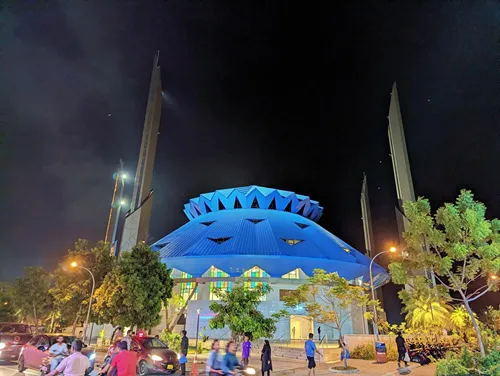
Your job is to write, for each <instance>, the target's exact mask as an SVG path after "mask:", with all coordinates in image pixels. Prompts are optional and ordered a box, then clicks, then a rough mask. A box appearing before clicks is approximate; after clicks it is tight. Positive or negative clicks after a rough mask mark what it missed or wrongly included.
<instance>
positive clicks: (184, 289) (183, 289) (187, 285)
mask: <svg viewBox="0 0 500 376" xmlns="http://www.w3.org/2000/svg"><path fill="white" fill-rule="evenodd" d="M181 278H183V279H189V278H193V276H192V275H191V274H188V273H184V272H182V274H181ZM194 285H195V283H194V282H182V283H180V284H179V295H180V296H182V298H183V299H184V300H185V301H187V300H188V299H189V295H191V292H192V291H193V289H194ZM191 300H198V286H197V287H196V291H195V292H194V294H193V297H192V298H191Z"/></svg>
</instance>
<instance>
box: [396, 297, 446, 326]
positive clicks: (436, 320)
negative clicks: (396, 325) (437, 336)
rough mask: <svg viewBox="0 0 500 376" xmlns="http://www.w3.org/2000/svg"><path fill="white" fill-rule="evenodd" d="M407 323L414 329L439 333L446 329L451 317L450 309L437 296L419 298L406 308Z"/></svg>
mask: <svg viewBox="0 0 500 376" xmlns="http://www.w3.org/2000/svg"><path fill="white" fill-rule="evenodd" d="M403 312H406V313H407V314H406V322H407V323H408V324H409V325H410V326H411V328H412V329H421V330H423V331H427V330H430V331H437V330H442V329H444V328H445V327H446V326H447V324H448V320H449V317H450V307H449V306H448V305H445V304H443V303H442V302H441V301H440V300H439V299H436V297H435V296H432V295H428V296H423V295H421V296H419V297H417V298H416V299H412V300H411V302H410V303H409V304H408V305H406V306H405V308H404V309H403Z"/></svg>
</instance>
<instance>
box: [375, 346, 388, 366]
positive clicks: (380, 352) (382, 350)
mask: <svg viewBox="0 0 500 376" xmlns="http://www.w3.org/2000/svg"><path fill="white" fill-rule="evenodd" d="M375 359H376V361H377V363H387V347H386V346H385V343H384V342H375Z"/></svg>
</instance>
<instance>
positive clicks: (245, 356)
mask: <svg viewBox="0 0 500 376" xmlns="http://www.w3.org/2000/svg"><path fill="white" fill-rule="evenodd" d="M251 349H252V342H250V338H248V335H245V339H244V341H243V343H242V344H241V364H243V367H248V362H249V359H250V350H251Z"/></svg>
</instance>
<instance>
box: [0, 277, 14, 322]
mask: <svg viewBox="0 0 500 376" xmlns="http://www.w3.org/2000/svg"><path fill="white" fill-rule="evenodd" d="M12 289H13V286H12V285H11V284H9V283H5V282H2V283H0V321H3V322H6V321H7V322H9V321H14V320H15V317H16V315H15V310H14V299H13V294H12Z"/></svg>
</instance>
